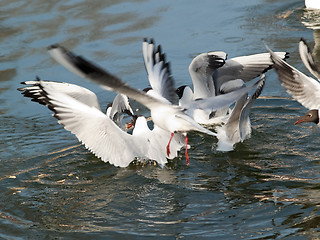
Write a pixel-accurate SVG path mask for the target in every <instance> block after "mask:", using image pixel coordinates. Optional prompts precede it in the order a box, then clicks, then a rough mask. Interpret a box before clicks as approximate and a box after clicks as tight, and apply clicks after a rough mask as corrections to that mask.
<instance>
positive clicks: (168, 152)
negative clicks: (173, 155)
mask: <svg viewBox="0 0 320 240" xmlns="http://www.w3.org/2000/svg"><path fill="white" fill-rule="evenodd" d="M173 135H174V133H171V137H170V140H169V143H168V145H167V156H168V157H169V156H170V143H171V140H172V138H173Z"/></svg>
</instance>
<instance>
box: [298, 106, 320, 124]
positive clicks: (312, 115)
mask: <svg viewBox="0 0 320 240" xmlns="http://www.w3.org/2000/svg"><path fill="white" fill-rule="evenodd" d="M302 122H314V123H315V124H318V123H319V110H317V109H311V110H309V111H308V112H307V113H306V114H305V115H304V116H303V117H301V118H300V119H299V120H298V121H296V122H295V123H294V124H295V125H297V124H299V123H302Z"/></svg>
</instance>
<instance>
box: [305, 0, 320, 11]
mask: <svg viewBox="0 0 320 240" xmlns="http://www.w3.org/2000/svg"><path fill="white" fill-rule="evenodd" d="M305 5H306V8H310V9H320V2H319V0H305Z"/></svg>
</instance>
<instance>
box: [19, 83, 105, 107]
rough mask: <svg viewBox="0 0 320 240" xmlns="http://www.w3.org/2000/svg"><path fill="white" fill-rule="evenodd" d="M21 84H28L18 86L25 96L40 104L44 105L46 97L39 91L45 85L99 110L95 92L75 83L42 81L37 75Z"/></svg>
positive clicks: (43, 88) (44, 87)
mask: <svg viewBox="0 0 320 240" xmlns="http://www.w3.org/2000/svg"><path fill="white" fill-rule="evenodd" d="M21 84H24V85H30V86H27V87H23V88H19V89H18V90H19V91H22V94H23V95H24V96H25V97H30V98H31V99H32V101H35V102H38V103H40V104H42V105H46V101H45V100H46V98H45V97H43V96H42V95H41V91H42V90H45V89H46V88H47V87H49V88H51V89H54V90H55V91H56V92H60V93H63V94H66V95H68V96H70V97H72V98H74V99H76V100H78V101H80V102H82V103H85V104H86V105H88V106H90V107H95V108H96V109H98V110H100V104H99V101H98V98H97V96H96V94H94V93H93V92H91V91H90V90H88V89H86V88H84V87H80V86H78V85H75V84H71V83H65V82H54V81H42V80H40V78H38V77H37V79H36V80H33V81H25V82H22V83H21Z"/></svg>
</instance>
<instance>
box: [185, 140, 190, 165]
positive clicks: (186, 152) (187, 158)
mask: <svg viewBox="0 0 320 240" xmlns="http://www.w3.org/2000/svg"><path fill="white" fill-rule="evenodd" d="M185 141H186V151H185V154H186V162H187V166H189V164H190V162H189V156H188V137H187V134H186V137H185Z"/></svg>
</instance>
